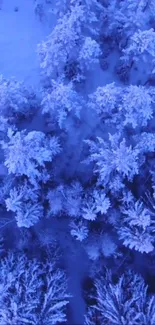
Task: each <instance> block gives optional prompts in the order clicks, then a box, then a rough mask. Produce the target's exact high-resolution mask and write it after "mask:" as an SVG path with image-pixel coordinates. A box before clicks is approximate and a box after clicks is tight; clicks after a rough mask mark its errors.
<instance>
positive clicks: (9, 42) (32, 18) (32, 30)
mask: <svg viewBox="0 0 155 325" xmlns="http://www.w3.org/2000/svg"><path fill="white" fill-rule="evenodd" d="M34 8H35V5H34V0H0V9H1V10H0V30H1V33H0V48H1V55H0V74H3V75H4V77H6V78H10V77H12V76H14V77H15V78H16V79H17V80H18V81H22V80H23V81H25V82H26V83H27V84H32V85H38V83H39V61H38V56H37V52H36V49H37V44H38V43H40V42H41V41H42V40H43V39H45V38H46V36H47V35H48V34H49V33H50V32H51V30H52V28H53V26H54V25H55V17H54V15H52V14H51V13H48V8H47V7H46V8H45V10H46V11H45V12H46V19H45V16H44V17H43V20H42V21H40V19H39V16H38V15H36V14H35V10H34ZM49 18H50V19H49Z"/></svg>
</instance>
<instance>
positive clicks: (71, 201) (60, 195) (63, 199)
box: [47, 181, 83, 217]
mask: <svg viewBox="0 0 155 325" xmlns="http://www.w3.org/2000/svg"><path fill="white" fill-rule="evenodd" d="M82 192H83V188H82V186H81V184H80V183H79V182H76V181H75V182H72V183H71V184H70V185H66V186H65V185H59V186H58V187H56V188H55V189H52V190H50V191H49V193H48V195H47V199H48V201H49V215H58V214H62V213H64V214H66V215H67V216H70V217H79V216H80V214H81V205H82Z"/></svg>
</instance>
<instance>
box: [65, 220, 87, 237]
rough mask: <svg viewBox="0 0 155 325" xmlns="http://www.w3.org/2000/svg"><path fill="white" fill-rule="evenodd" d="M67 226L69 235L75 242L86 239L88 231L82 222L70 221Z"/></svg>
mask: <svg viewBox="0 0 155 325" xmlns="http://www.w3.org/2000/svg"><path fill="white" fill-rule="evenodd" d="M69 226H70V228H71V231H70V233H71V235H72V237H74V238H76V240H79V241H80V242H82V241H83V240H85V239H86V238H87V237H88V232H89V230H88V227H87V226H86V224H85V223H84V222H83V220H79V221H72V222H71V223H70V225H69Z"/></svg>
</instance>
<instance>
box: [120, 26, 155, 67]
mask: <svg viewBox="0 0 155 325" xmlns="http://www.w3.org/2000/svg"><path fill="white" fill-rule="evenodd" d="M122 52H123V56H122V57H121V59H122V60H123V61H125V62H126V63H131V62H138V61H139V60H143V62H147V60H150V70H151V71H150V72H152V69H153V67H154V64H155V32H154V29H153V28H151V29H149V30H140V29H139V30H138V31H136V32H135V33H134V35H133V36H131V38H130V41H129V44H128V46H127V47H126V48H125V49H123V51H122ZM151 60H152V62H153V63H152V62H151Z"/></svg>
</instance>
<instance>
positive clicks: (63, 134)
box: [0, 0, 155, 325]
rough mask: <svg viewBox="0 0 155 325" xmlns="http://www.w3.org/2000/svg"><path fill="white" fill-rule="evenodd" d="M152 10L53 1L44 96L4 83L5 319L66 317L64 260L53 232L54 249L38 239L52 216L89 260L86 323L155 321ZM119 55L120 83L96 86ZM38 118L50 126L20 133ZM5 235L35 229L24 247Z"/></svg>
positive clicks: (43, 48)
mask: <svg viewBox="0 0 155 325" xmlns="http://www.w3.org/2000/svg"><path fill="white" fill-rule="evenodd" d="M154 13H155V4H154V1H153V0H152V1H151V0H149V1H148V0H140V1H138V2H135V1H134V0H122V1H120V0H113V1H110V0H109V1H104V0H99V1H97V0H92V1H90V0H81V1H74V0H64V1H57V2H56V9H55V14H56V15H57V23H56V26H55V28H54V29H53V31H52V33H51V34H50V35H49V36H48V38H47V39H46V40H45V41H43V42H42V43H41V44H39V45H38V56H39V59H40V67H41V74H42V89H41V91H40V95H38V94H36V93H35V90H34V89H30V88H26V87H25V85H24V84H22V83H18V82H17V81H16V80H14V79H12V80H5V79H4V78H3V77H2V76H1V78H0V113H1V114H0V115H1V117H0V122H1V123H0V124H1V125H0V146H1V151H0V157H1V165H0V177H1V185H0V209H1V210H0V211H1V218H0V230H1V238H2V243H3V241H4V246H3V245H2V248H1V246H0V254H1V260H0V273H1V277H0V281H1V286H0V290H1V297H0V324H13V323H14V324H19V325H21V324H22V325H23V324H30V325H35V324H36V325H39V324H45V325H46V324H49V325H50V324H51V325H54V324H58V323H60V324H62V323H63V322H65V321H66V320H67V316H66V306H67V305H68V303H69V298H70V295H69V293H68V289H67V279H66V275H65V272H64V271H63V270H62V269H61V268H60V267H59V263H60V260H61V257H60V258H59V259H60V260H59V261H58V263H57V262H55V258H52V252H53V251H52V249H53V248H52V245H51V246H50V244H51V243H52V239H49V233H48V232H45V237H46V236H47V238H44V241H45V242H46V241H47V243H49V244H48V250H47V247H46V245H44V246H43V247H41V243H39V241H40V238H41V236H40V234H41V229H40V228H41V226H40V225H44V224H46V225H47V228H46V230H47V229H50V227H52V220H55V219H57V220H66V225H67V227H66V228H65V229H64V232H66V233H67V234H68V232H69V234H70V240H71V243H72V241H73V240H75V242H76V243H78V244H80V245H81V247H82V248H83V250H85V252H86V253H87V256H88V259H89V263H90V270H88V277H90V278H91V280H92V282H91V288H90V287H89V290H87V292H86V297H85V302H86V304H87V314H86V315H85V325H95V324H96V325H97V324H99V325H101V324H104V323H106V324H109V325H114V324H116V325H119V324H122V325H125V324H126V325H130V324H150V325H154V323H155V292H151V291H150V287H149V286H148V285H147V284H146V283H145V281H146V280H147V275H148V274H151V275H152V274H153V276H154V275H155V268H154V252H155V169H154V152H155V133H154V120H155V90H154V86H153V80H155V79H154V78H155V75H154V73H155V67H154V65H155V31H154V26H155V20H154ZM111 53H114V54H115V55H116V64H115V69H114V71H113V72H111V71H110V69H109V74H110V73H112V78H113V80H115V82H111V83H108V84H107V83H106V80H105V77H104V76H105V75H104V71H103V72H102V74H103V81H104V82H103V83H104V85H101V84H98V86H97V88H96V89H95V90H93V91H92V89H91V87H89V78H91V71H92V70H94V72H93V74H92V75H93V76H94V74H95V69H96V68H97V67H99V66H100V65H101V67H103V62H104V68H103V70H105V67H106V68H107V69H108V66H109V65H110V54H111ZM105 61H106V62H107V65H106V64H105ZM148 63H149V65H148ZM142 68H145V75H144V76H143V75H142ZM134 73H135V75H136V74H138V76H139V80H140V81H139V82H138V83H136V82H135V83H134V84H133V83H131V82H130V81H131V75H133V74H134ZM88 76H89V78H88ZM135 80H137V78H135ZM103 83H102V84H103ZM86 84H87V86H88V87H85V85H86ZM85 89H87V91H85ZM88 89H89V91H88ZM34 116H39V118H40V116H41V119H42V120H43V122H44V125H45V128H44V130H40V131H36V130H34V129H32V130H30V128H29V131H28V129H26V128H24V129H23V128H22V122H23V120H24V123H28V124H29V127H30V123H31V119H32V118H33V117H34ZM90 119H93V121H91V125H93V126H92V128H90V125H89V120H90ZM46 123H49V125H51V127H49V128H47V124H46ZM83 134H84V136H83ZM85 134H86V135H87V136H85ZM74 137H75V138H76V137H77V138H78V147H80V148H81V151H80V155H79V150H77V149H78V148H76V147H74V151H75V153H74V154H75V156H76V155H77V157H76V159H77V161H78V166H77V173H75V175H73V177H70V171H69V170H68V169H67V168H68V165H69V166H70V164H69V162H70V161H72V163H73V164H74V160H72V159H73V155H72V152H71V143H73V144H74V140H73V141H71V138H73V139H74ZM76 144H77V142H76ZM76 151H77V153H76ZM78 155H79V156H78ZM64 161H65V163H64ZM66 161H67V163H66ZM81 166H82V167H81ZM81 168H83V170H84V173H85V174H86V177H84V174H83V173H82V176H81V175H80V171H81ZM64 169H65V170H64ZM1 170H2V171H1ZM78 176H79V177H78ZM10 225H11V226H10ZM8 227H10V228H8ZM7 229H11V230H12V232H15V233H17V234H18V233H19V234H21V233H22V234H23V231H26V232H27V234H28V237H27V238H26V239H25V237H24V236H23V237H22V240H21V242H22V243H21V247H20V249H19V245H15V244H14V243H13V240H12V242H11V239H10V241H9V240H8V239H7V240H6V239H5V236H6V235H7ZM20 231H21V233H20ZM20 236H21V235H20ZM19 240H20V238H19ZM0 244H1V243H0ZM17 246H18V249H17ZM33 247H34V252H33V253H32V252H31V250H32V251H33V249H32V248H33ZM77 247H78V245H77ZM9 250H10V251H9ZM33 254H35V258H34V256H32V255H33ZM137 258H138V259H139V261H140V263H141V264H142V266H143V267H142V270H141V273H142V274H141V275H139V274H137V273H136V272H137V270H136V259H137ZM80 262H81V263H82V261H80ZM128 269H132V271H128V272H127V270H128ZM104 270H105V271H104ZM142 276H143V277H142ZM148 284H149V283H148ZM36 292H37V295H36ZM80 325H82V324H80Z"/></svg>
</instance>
